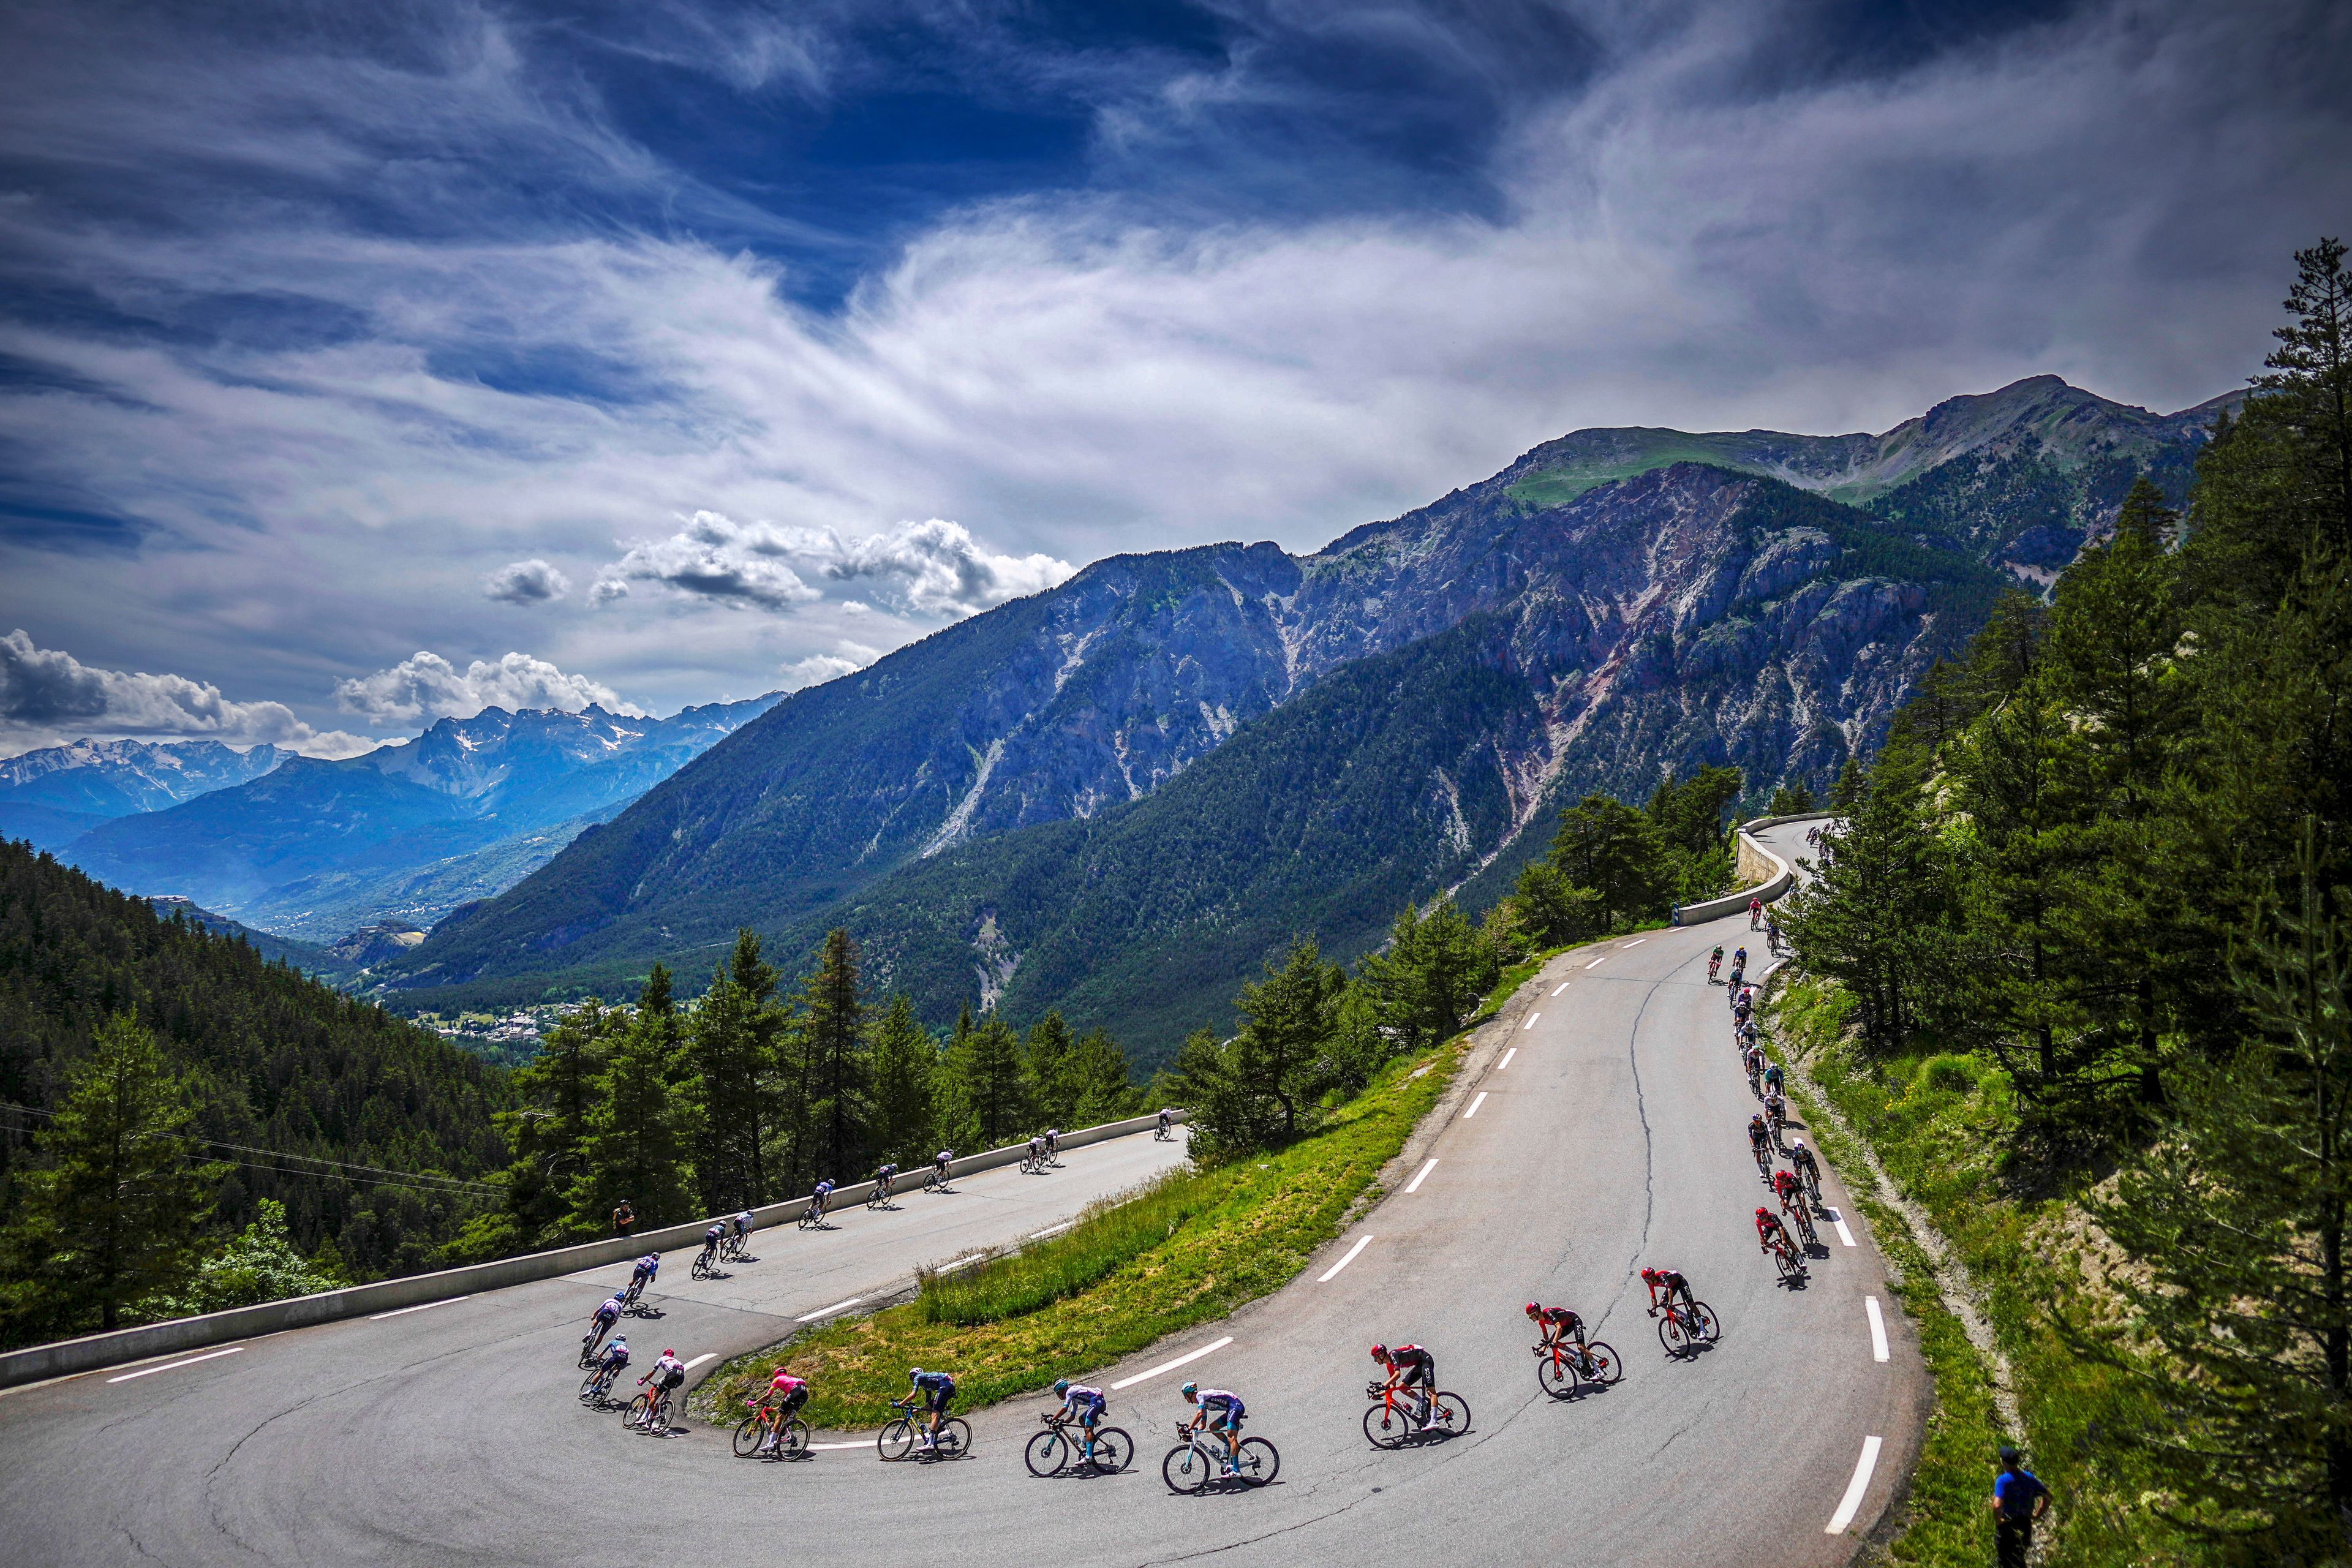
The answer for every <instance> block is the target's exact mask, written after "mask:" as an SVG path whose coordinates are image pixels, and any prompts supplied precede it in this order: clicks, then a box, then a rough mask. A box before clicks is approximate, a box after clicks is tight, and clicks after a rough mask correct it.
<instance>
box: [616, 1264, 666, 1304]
mask: <svg viewBox="0 0 2352 1568" xmlns="http://www.w3.org/2000/svg"><path fill="white" fill-rule="evenodd" d="M660 1268H661V1254H660V1253H658V1252H648V1253H646V1255H645V1256H644V1257H643V1258H638V1259H637V1266H636V1267H635V1268H632V1269H630V1270H629V1288H628V1289H627V1290H626V1291H625V1293H624V1296H623V1300H630V1301H634V1300H636V1299H637V1298H638V1297H640V1296H642V1295H644V1294H645V1293H646V1286H648V1285H651V1284H652V1283H653V1282H654V1275H655V1274H656V1272H657V1271H659V1269H660Z"/></svg>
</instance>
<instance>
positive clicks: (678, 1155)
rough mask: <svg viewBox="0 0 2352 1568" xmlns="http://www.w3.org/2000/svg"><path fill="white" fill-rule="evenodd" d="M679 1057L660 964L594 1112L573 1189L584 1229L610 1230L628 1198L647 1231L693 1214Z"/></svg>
mask: <svg viewBox="0 0 2352 1568" xmlns="http://www.w3.org/2000/svg"><path fill="white" fill-rule="evenodd" d="M679 1056H680V1052H679V1049H678V1018H677V1007H676V1005H674V1003H673V1002H672V1000H671V997H670V976H669V971H668V970H667V969H665V968H663V967H662V966H661V965H660V964H658V963H656V964H655V965H654V967H653V973H651V974H650V975H649V976H647V978H646V984H645V986H644V988H643V989H642V990H641V991H639V993H638V994H637V1010H636V1012H635V1015H634V1016H632V1017H631V1018H630V1019H629V1023H628V1026H627V1027H626V1028H625V1029H623V1030H621V1031H620V1033H619V1035H618V1037H616V1038H615V1039H614V1042H613V1047H612V1051H611V1054H610V1055H609V1056H608V1057H607V1058H606V1060H605V1066H604V1077H603V1079H602V1080H601V1082H600V1084H599V1086H598V1087H599V1089H600V1093H599V1096H598V1101H597V1104H596V1106H595V1109H594V1110H593V1111H591V1112H590V1114H589V1118H588V1148H587V1160H586V1162H585V1163H586V1166H587V1169H586V1170H585V1171H584V1172H583V1173H582V1175H581V1177H580V1179H579V1180H578V1181H576V1182H574V1183H573V1184H572V1215H573V1221H574V1223H575V1224H576V1225H578V1226H580V1228H581V1229H583V1230H584V1231H588V1232H590V1233H592V1234H595V1235H604V1234H606V1233H608V1232H609V1230H610V1228H611V1215H612V1212H613V1210H614V1208H615V1207H617V1206H618V1205H620V1203H621V1202H622V1200H624V1199H626V1200H627V1201H628V1203H629V1205H630V1207H631V1208H632V1209H634V1210H635V1213H636V1216H637V1223H638V1224H639V1225H640V1226H644V1227H646V1228H651V1227H653V1226H662V1225H676V1224H677V1223H679V1222H680V1221H683V1220H686V1219H689V1218H691V1217H693V1216H692V1214H691V1212H690V1211H691V1210H692V1208H693V1199H692V1198H691V1197H690V1196H689V1195H688V1192H689V1189H688V1180H687V1179H688V1176H689V1175H690V1174H691V1173H690V1171H689V1170H688V1166H687V1163H686V1141H685V1136H684V1130H683V1129H682V1128H681V1127H680V1126H679V1124H678V1123H679V1116H678V1096H677V1088H676V1083H677V1076H678V1073H679V1070H680V1068H679V1062H678V1058H679Z"/></svg>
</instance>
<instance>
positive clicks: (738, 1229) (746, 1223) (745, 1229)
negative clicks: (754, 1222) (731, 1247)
mask: <svg viewBox="0 0 2352 1568" xmlns="http://www.w3.org/2000/svg"><path fill="white" fill-rule="evenodd" d="M749 1240H751V1210H750V1209H745V1210H743V1211H742V1212H741V1213H740V1214H738V1215H736V1216H735V1252H736V1256H738V1257H740V1256H742V1252H743V1244H744V1243H745V1242H747V1241H749Z"/></svg>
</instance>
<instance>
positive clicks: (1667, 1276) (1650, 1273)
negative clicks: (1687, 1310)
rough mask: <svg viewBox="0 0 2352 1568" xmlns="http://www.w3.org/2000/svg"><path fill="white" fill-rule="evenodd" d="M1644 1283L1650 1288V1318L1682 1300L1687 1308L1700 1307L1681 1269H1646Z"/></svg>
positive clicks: (1643, 1271)
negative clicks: (1663, 1307)
mask: <svg viewBox="0 0 2352 1568" xmlns="http://www.w3.org/2000/svg"><path fill="white" fill-rule="evenodd" d="M1642 1283H1643V1284H1644V1285H1647V1286H1648V1287H1649V1288H1650V1316H1652V1317H1656V1316H1657V1315H1658V1309H1659V1308H1660V1307H1661V1306H1666V1307H1671V1306H1673V1305H1674V1304H1675V1301H1676V1300H1680V1301H1681V1302H1682V1304H1683V1305H1684V1306H1685V1307H1696V1306H1697V1305H1698V1303H1697V1301H1696V1300H1694V1299H1693V1298H1692V1296H1691V1287H1690V1281H1689V1280H1688V1279H1684V1278H1683V1271H1682V1270H1681V1269H1679V1268H1644V1269H1643V1270H1642Z"/></svg>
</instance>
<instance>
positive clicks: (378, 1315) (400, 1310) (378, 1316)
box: [368, 1296, 473, 1323]
mask: <svg viewBox="0 0 2352 1568" xmlns="http://www.w3.org/2000/svg"><path fill="white" fill-rule="evenodd" d="M470 1300H473V1298H472V1297H471V1296H445V1297H443V1298H442V1299H441V1300H438V1301H425V1302H422V1303H420V1304H418V1305H416V1306H414V1307H394V1309H393V1310H391V1311H389V1312H370V1313H369V1314H368V1321H369V1322H371V1323H374V1322H381V1321H383V1320H384V1319H386V1318H397V1317H401V1316H403V1315H404V1314H406V1313H409V1312H424V1311H429V1310H432V1309H433V1308H435V1307H446V1306H448V1305H449V1304H450V1303H451V1302H453V1301H470Z"/></svg>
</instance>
